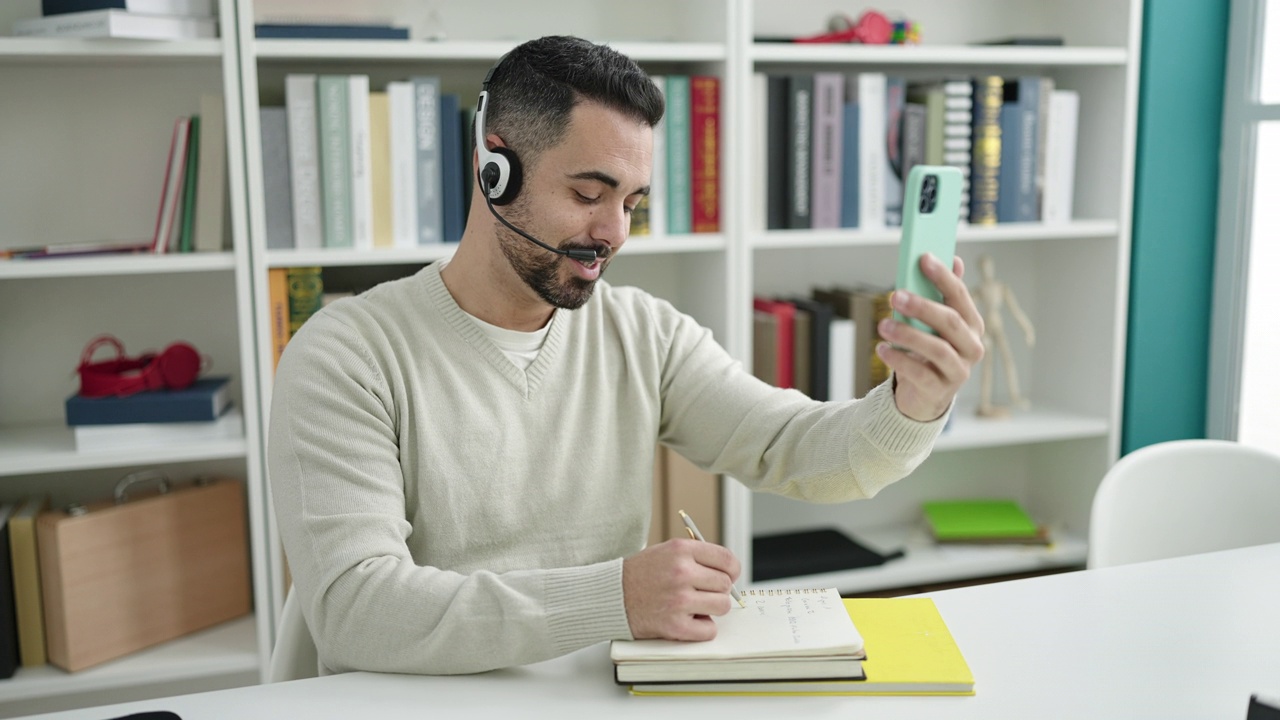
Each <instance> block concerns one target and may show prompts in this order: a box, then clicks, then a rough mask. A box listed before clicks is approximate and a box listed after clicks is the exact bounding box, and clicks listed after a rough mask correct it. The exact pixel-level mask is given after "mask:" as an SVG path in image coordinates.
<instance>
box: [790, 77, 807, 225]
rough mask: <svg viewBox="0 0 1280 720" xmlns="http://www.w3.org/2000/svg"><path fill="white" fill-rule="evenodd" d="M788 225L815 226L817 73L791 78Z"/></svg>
mask: <svg viewBox="0 0 1280 720" xmlns="http://www.w3.org/2000/svg"><path fill="white" fill-rule="evenodd" d="M786 142H787V156H786V176H785V177H786V186H785V187H786V188H787V228H788V229H791V230H807V229H809V228H810V227H812V226H813V215H812V212H813V201H812V199H811V197H812V195H811V191H812V190H813V171H812V165H811V162H812V160H813V75H812V74H804V73H799V74H795V75H792V76H790V77H789V78H787V138H786Z"/></svg>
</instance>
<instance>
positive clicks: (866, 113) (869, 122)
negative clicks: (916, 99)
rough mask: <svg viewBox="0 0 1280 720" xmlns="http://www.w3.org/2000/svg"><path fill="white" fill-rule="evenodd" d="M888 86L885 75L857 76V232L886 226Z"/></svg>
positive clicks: (861, 74)
mask: <svg viewBox="0 0 1280 720" xmlns="http://www.w3.org/2000/svg"><path fill="white" fill-rule="evenodd" d="M887 82H888V79H887V78H886V77H885V74H884V73H874V72H864V73H859V74H858V228H859V229H862V230H878V229H881V228H883V227H884V226H885V211H886V205H885V198H886V197H887V196H888V195H887V193H886V191H885V187H886V185H887V183H888V181H887V180H886V178H885V173H886V172H887V170H888V167H889V156H888V153H887V152H886V148H887V147H888V140H887V138H888V135H887V129H886V126H885V120H886V118H887V114H886V107H887V104H886V103H887V92H888V89H887Z"/></svg>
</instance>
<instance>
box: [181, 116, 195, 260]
mask: <svg viewBox="0 0 1280 720" xmlns="http://www.w3.org/2000/svg"><path fill="white" fill-rule="evenodd" d="M199 172H200V116H199V115H192V116H191V131H190V132H189V133H188V134H187V171H186V173H185V175H186V177H185V178H184V179H183V181H182V228H181V230H180V231H179V234H178V252H184V253H189V252H191V250H192V247H191V233H192V230H193V229H194V228H195V220H196V178H197V177H199Z"/></svg>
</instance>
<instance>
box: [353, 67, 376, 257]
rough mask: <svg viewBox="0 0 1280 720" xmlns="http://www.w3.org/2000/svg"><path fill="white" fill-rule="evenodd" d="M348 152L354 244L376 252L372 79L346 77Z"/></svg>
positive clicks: (366, 76) (361, 248) (361, 76)
mask: <svg viewBox="0 0 1280 720" xmlns="http://www.w3.org/2000/svg"><path fill="white" fill-rule="evenodd" d="M347 113H348V117H347V140H348V141H349V145H348V146H347V150H348V151H349V152H350V153H351V232H352V234H351V243H352V247H353V248H355V249H356V250H372V249H373V162H372V159H371V157H370V156H371V155H372V151H371V149H370V148H371V140H370V138H369V76H368V75H348V76H347Z"/></svg>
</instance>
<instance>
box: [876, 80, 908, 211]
mask: <svg viewBox="0 0 1280 720" xmlns="http://www.w3.org/2000/svg"><path fill="white" fill-rule="evenodd" d="M906 104H907V81H906V78H903V77H901V76H898V75H889V76H887V77H886V78H885V85H884V135H883V136H882V137H881V138H880V144H881V145H883V146H884V163H885V165H884V224H885V225H887V226H889V227H899V226H901V225H902V198H903V192H904V190H903V188H904V187H905V185H906V182H907V173H906V165H905V163H904V162H903V158H902V149H903V148H902V120H903V113H904V111H905V109H906Z"/></svg>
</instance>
